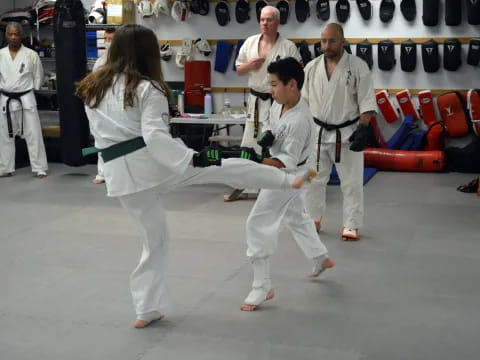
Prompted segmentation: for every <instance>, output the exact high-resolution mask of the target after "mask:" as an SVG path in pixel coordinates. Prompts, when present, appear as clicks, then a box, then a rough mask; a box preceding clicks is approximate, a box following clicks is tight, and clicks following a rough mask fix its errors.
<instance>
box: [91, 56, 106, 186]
mask: <svg viewBox="0 0 480 360" xmlns="http://www.w3.org/2000/svg"><path fill="white" fill-rule="evenodd" d="M107 56H108V52H107V51H105V52H104V53H103V55H102V56H100V57H99V58H98V59H97V60H96V61H95V64H93V68H92V72H94V71H97V70H98V68H99V67H100V66H103V65H105V63H106V62H107ZM95 179H96V180H101V181H105V176H104V175H103V158H102V155H101V154H98V161H97V175H96V176H95Z"/></svg>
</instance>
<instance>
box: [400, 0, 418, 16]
mask: <svg viewBox="0 0 480 360" xmlns="http://www.w3.org/2000/svg"><path fill="white" fill-rule="evenodd" d="M400 11H401V12H402V15H403V17H404V18H405V20H407V21H413V20H415V16H417V4H415V0H402V2H401V3H400Z"/></svg>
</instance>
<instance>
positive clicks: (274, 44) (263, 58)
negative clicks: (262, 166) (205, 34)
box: [225, 6, 301, 201]
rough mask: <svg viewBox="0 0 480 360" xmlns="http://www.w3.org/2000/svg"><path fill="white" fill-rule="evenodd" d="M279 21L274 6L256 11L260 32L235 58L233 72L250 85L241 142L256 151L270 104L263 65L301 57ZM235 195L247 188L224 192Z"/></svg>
mask: <svg viewBox="0 0 480 360" xmlns="http://www.w3.org/2000/svg"><path fill="white" fill-rule="evenodd" d="M279 25H280V11H279V10H278V9H277V8H276V7H274V6H265V7H264V8H263V9H262V12H261V14H260V30H261V33H260V34H257V35H253V36H250V37H248V38H247V39H246V40H245V42H244V43H243V45H242V47H241V49H240V52H239V53H238V57H237V60H236V62H235V65H236V67H237V74H238V75H240V76H242V75H248V86H249V87H250V95H249V97H248V118H247V121H246V123H245V129H244V132H243V139H242V143H241V146H244V147H253V148H254V149H255V150H257V152H259V153H260V152H261V148H260V147H259V146H258V145H257V137H258V135H260V134H261V131H262V123H263V122H264V121H266V120H267V119H268V111H269V109H270V106H271V105H272V96H271V95H270V85H269V80H268V73H267V67H268V65H269V64H270V63H271V62H273V61H276V60H278V59H281V58H286V57H294V58H295V59H297V60H299V61H300V60H301V56H300V53H299V52H298V50H297V47H296V46H295V44H294V43H293V42H291V41H290V40H288V39H285V38H283V37H282V36H280V34H279V33H278V26H279ZM250 193H256V191H250ZM238 198H244V199H245V198H248V192H246V193H245V194H242V190H235V191H234V192H233V193H232V194H230V195H226V196H225V200H226V201H233V200H237V199H238Z"/></svg>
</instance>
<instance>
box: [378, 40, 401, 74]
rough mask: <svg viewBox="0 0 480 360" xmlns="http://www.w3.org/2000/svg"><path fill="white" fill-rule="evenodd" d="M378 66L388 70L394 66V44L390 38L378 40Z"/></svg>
mask: <svg viewBox="0 0 480 360" xmlns="http://www.w3.org/2000/svg"><path fill="white" fill-rule="evenodd" d="M377 53H378V68H379V69H380V70H385V71H389V70H392V69H393V67H394V66H395V63H396V61H395V45H394V43H393V41H391V40H381V41H379V42H378V51H377Z"/></svg>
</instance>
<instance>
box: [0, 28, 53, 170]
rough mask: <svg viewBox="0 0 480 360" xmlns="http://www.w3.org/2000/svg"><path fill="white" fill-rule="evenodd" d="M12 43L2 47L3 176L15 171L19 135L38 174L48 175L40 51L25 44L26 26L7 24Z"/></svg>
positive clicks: (0, 151)
mask: <svg viewBox="0 0 480 360" xmlns="http://www.w3.org/2000/svg"><path fill="white" fill-rule="evenodd" d="M5 34H6V38H7V42H8V46H6V47H4V48H3V49H1V50H0V94H1V95H0V106H1V111H0V112H1V115H0V177H5V176H11V175H12V174H13V173H14V172H15V136H16V135H20V136H21V137H23V138H25V141H26V143H27V148H28V155H29V157H30V164H31V167H32V171H33V172H34V174H35V176H36V177H38V178H42V177H45V176H47V169H48V165H47V156H46V153H45V145H44V143H43V136H42V129H41V126H40V119H39V117H38V112H37V102H36V100H35V94H34V93H33V90H34V89H39V88H40V85H41V84H42V82H43V68H42V64H41V62H40V58H39V56H38V54H37V53H36V52H35V51H33V50H31V49H28V48H26V47H25V46H23V45H22V34H23V31H22V27H21V25H20V24H18V23H9V24H8V25H7V28H6V31H5Z"/></svg>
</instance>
